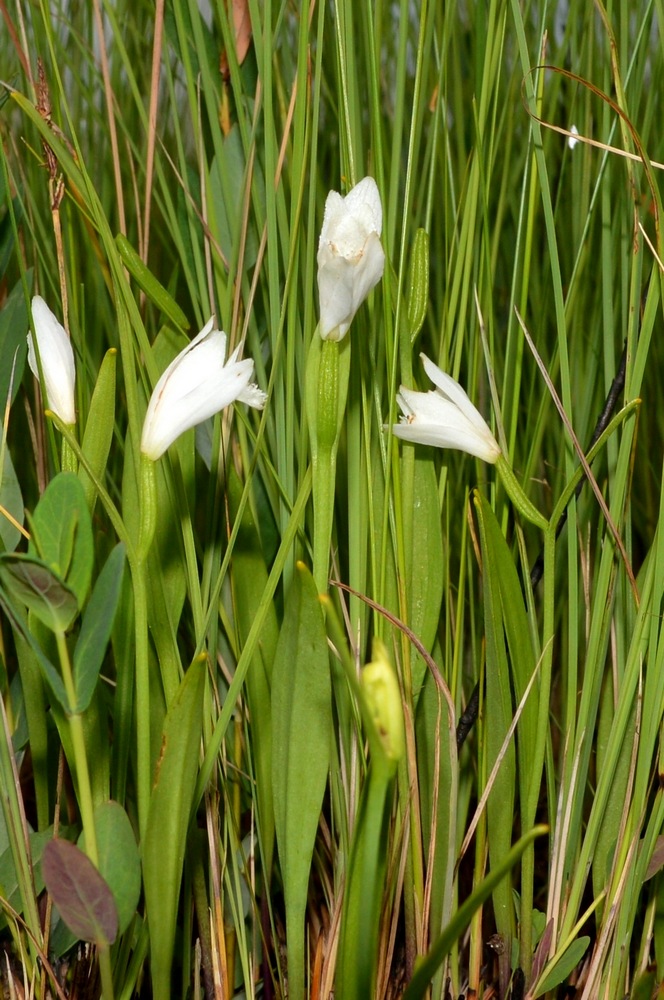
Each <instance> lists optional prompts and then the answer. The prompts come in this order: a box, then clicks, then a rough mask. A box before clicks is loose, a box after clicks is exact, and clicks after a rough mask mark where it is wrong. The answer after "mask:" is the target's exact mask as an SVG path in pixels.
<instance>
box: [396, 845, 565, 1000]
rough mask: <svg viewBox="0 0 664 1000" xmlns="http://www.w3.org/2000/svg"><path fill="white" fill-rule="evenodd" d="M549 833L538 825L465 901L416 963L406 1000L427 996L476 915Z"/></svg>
mask: <svg viewBox="0 0 664 1000" xmlns="http://www.w3.org/2000/svg"><path fill="white" fill-rule="evenodd" d="M545 833H548V827H546V826H535V827H533V829H532V830H530V831H529V832H528V833H526V834H524V836H523V837H521V839H520V840H519V841H518V842H517V843H516V844H515V845H514V847H513V848H512V849H511V850H510V851H508V853H507V854H506V855H505V856H504V857H503V859H502V860H501V861H500V862H499V863H498V864H497V865H496V866H495V867H493V868H492V869H491V871H490V872H489V874H488V875H487V877H486V878H485V879H484V880H483V881H482V882H481V883H480V884H479V885H478V887H477V888H476V889H475V891H474V892H473V893H472V894H471V895H470V896H469V897H468V899H466V900H464V902H463V903H462V904H461V906H460V907H459V908H458V909H457V910H456V911H455V913H454V916H453V917H452V919H451V920H450V922H449V924H448V925H447V927H446V928H445V930H444V931H443V933H442V934H441V935H440V937H438V938H437V939H436V941H434V943H433V944H432V945H431V948H430V949H429V951H428V953H427V955H426V956H425V957H424V958H422V959H420V960H419V961H418V962H416V964H415V972H414V973H413V977H412V979H411V981H410V983H409V984H408V987H407V989H406V992H405V993H404V995H403V1000H420V998H421V997H424V996H425V994H426V992H427V990H428V988H429V984H430V983H431V980H432V979H433V977H434V976H435V974H436V972H437V970H438V969H439V968H440V966H441V965H442V963H443V962H444V961H445V958H446V957H447V955H449V953H450V951H451V950H452V948H453V947H454V944H455V943H456V942H457V941H458V940H459V938H460V937H461V935H462V934H463V932H464V931H465V929H466V927H468V925H469V923H470V921H471V920H472V918H473V914H474V913H475V912H476V911H477V910H478V909H479V908H480V906H482V904H483V903H485V902H486V900H487V899H488V898H489V896H491V895H492V893H494V892H495V889H496V886H497V885H499V883H500V882H501V881H502V879H504V878H505V876H506V875H508V873H509V872H510V871H511V870H512V868H514V866H515V864H516V863H517V862H518V860H519V858H520V857H521V855H522V854H523V852H524V851H525V850H526V848H527V847H529V846H530V844H532V842H533V841H534V840H535V839H536V838H537V837H541V836H543V835H544V834H545Z"/></svg>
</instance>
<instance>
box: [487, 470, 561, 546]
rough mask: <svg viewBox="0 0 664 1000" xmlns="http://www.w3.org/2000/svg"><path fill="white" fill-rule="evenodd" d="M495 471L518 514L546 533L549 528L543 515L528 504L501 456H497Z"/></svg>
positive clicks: (517, 482) (518, 483) (528, 501)
mask: <svg viewBox="0 0 664 1000" xmlns="http://www.w3.org/2000/svg"><path fill="white" fill-rule="evenodd" d="M496 469H497V470H498V474H499V475H500V478H501V480H502V483H503V486H504V487H505V492H506V493H507V495H508V497H509V498H510V500H511V501H512V503H513V504H514V506H515V507H516V509H517V510H518V511H519V513H520V514H522V515H523V517H525V519H526V520H527V521H530V523H531V524H535V525H536V526H537V527H538V528H541V529H542V531H546V530H547V529H548V527H549V522H548V521H547V519H546V518H545V517H544V515H543V514H540V512H539V511H538V509H537V507H535V505H534V504H532V503H531V502H530V500H529V499H528V497H527V496H526V494H525V493H524V491H523V488H522V486H521V483H520V482H519V480H518V479H517V478H516V476H515V475H514V472H513V470H512V466H511V465H510V464H509V462H508V461H507V459H506V458H505V457H504V456H503V455H499V456H498V459H497V461H496Z"/></svg>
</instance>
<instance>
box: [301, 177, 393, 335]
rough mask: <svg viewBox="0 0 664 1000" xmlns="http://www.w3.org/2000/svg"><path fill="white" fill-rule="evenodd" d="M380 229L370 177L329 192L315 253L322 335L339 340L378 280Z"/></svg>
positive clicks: (376, 196)
mask: <svg viewBox="0 0 664 1000" xmlns="http://www.w3.org/2000/svg"><path fill="white" fill-rule="evenodd" d="M381 228H382V208H381V204H380V195H379V193H378V188H377V186H376V182H375V181H374V180H373V178H372V177H365V178H364V180H362V181H360V183H359V184H357V185H356V186H355V187H354V188H353V189H352V190H351V191H350V192H349V194H348V195H347V196H346V197H345V198H342V197H341V195H339V194H338V193H337V192H336V191H330V193H329V194H328V196H327V200H326V202H325V214H324V217H323V227H322V229H321V234H320V240H319V244H318V257H317V260H318V289H319V298H320V327H319V332H320V336H321V337H322V338H323V340H327V339H333V340H341V338H342V337H343V336H344V335H345V333H346V331H347V330H348V327H349V326H350V324H351V323H352V321H353V317H354V316H355V313H356V312H357V310H358V309H359V307H360V306H361V305H362V303H363V302H364V300H365V299H366V297H367V295H368V294H369V292H370V291H371V289H372V288H374V287H375V285H376V284H378V282H379V281H380V279H381V277H382V275H383V269H384V266H385V254H384V252H383V248H382V246H381V243H380V232H381Z"/></svg>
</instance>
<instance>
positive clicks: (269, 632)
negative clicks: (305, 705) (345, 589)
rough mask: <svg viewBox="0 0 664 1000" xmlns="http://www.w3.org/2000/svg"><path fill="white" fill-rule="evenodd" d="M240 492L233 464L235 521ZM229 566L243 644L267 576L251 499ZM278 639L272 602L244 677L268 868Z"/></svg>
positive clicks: (230, 487)
mask: <svg viewBox="0 0 664 1000" xmlns="http://www.w3.org/2000/svg"><path fill="white" fill-rule="evenodd" d="M241 493H242V484H241V483H240V481H239V479H238V477H237V474H236V473H235V471H234V469H233V466H232V465H231V467H230V469H229V474H228V499H229V506H230V513H231V518H232V519H233V520H235V518H236V516H237V510H238V505H239V502H240V496H241ZM231 570H232V576H233V591H234V608H235V618H236V621H237V630H238V639H239V642H240V646H241V647H244V644H245V642H246V639H247V636H248V635H249V631H250V629H251V626H252V625H253V623H254V620H255V618H256V615H257V614H258V609H259V608H260V605H261V601H262V599H263V595H264V593H265V589H266V587H267V579H268V575H267V567H266V565H265V559H264V558H263V552H262V549H261V544H260V538H259V536H258V531H257V528H256V524H255V523H254V518H253V515H252V511H251V506H250V505H249V504H247V505H246V506H245V509H244V513H243V516H242V523H241V526H240V529H239V531H238V534H237V538H236V539H235V545H234V546H233V559H232V562H231ZM278 640H279V626H278V623H277V614H276V611H275V609H274V604H272V603H270V606H269V608H268V611H267V614H266V617H265V622H264V625H263V628H262V630H261V637H260V639H259V641H258V646H257V649H256V652H255V653H254V655H253V656H252V658H251V661H250V663H249V669H248V670H247V676H246V680H245V685H246V690H247V702H248V704H249V716H250V720H251V730H250V732H251V749H252V754H253V758H254V773H255V778H256V793H257V801H258V817H259V822H258V824H257V827H258V830H259V836H260V837H261V840H262V845H263V851H264V854H265V867H266V870H267V871H268V872H269V871H270V870H271V867H272V852H273V846H274V805H273V799H272V701H271V692H270V677H271V674H272V665H273V662H274V656H275V650H276V648H277V642H278Z"/></svg>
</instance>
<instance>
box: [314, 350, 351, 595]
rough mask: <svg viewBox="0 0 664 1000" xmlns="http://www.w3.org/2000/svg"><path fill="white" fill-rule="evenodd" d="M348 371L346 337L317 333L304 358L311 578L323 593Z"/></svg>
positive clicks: (330, 538)
mask: <svg viewBox="0 0 664 1000" xmlns="http://www.w3.org/2000/svg"><path fill="white" fill-rule="evenodd" d="M349 375H350V341H349V339H348V338H346V339H345V340H342V341H339V342H338V341H333V340H321V339H320V337H319V336H318V335H317V334H314V339H313V341H312V343H311V347H310V348H309V357H308V359H307V390H306V403H307V418H308V421H309V434H310V437H311V441H310V446H311V465H312V472H313V478H312V494H313V502H314V572H313V576H314V580H315V582H316V587H317V588H318V591H319V592H320V593H322V594H324V593H327V578H328V567H329V562H330V543H331V540H332V527H333V524H334V494H335V482H336V469H337V448H338V445H339V436H340V434H341V425H342V422H343V416H344V411H345V409H346V398H347V395H348V379H349Z"/></svg>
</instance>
